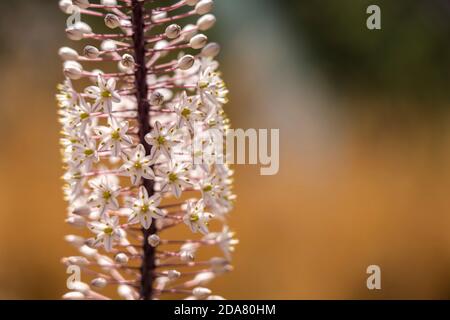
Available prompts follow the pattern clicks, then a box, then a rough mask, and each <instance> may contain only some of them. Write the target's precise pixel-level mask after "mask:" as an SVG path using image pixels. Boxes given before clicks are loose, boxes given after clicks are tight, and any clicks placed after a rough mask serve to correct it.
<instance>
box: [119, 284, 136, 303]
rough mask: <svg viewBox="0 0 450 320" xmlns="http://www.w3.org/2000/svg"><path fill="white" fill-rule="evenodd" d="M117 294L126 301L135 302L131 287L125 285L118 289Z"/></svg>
mask: <svg viewBox="0 0 450 320" xmlns="http://www.w3.org/2000/svg"><path fill="white" fill-rule="evenodd" d="M117 293H118V294H119V296H121V297H122V298H124V299H126V300H134V295H133V289H132V288H131V287H130V286H127V285H125V284H122V285H120V286H119V287H118V288H117Z"/></svg>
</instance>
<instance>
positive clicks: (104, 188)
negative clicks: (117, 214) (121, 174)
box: [88, 176, 120, 216]
mask: <svg viewBox="0 0 450 320" xmlns="http://www.w3.org/2000/svg"><path fill="white" fill-rule="evenodd" d="M89 185H90V187H91V188H92V189H93V190H94V192H93V194H92V195H91V197H90V198H89V201H88V203H89V204H90V205H91V206H93V207H94V208H96V209H97V210H98V211H99V214H100V215H101V216H104V214H105V212H106V210H108V209H109V210H118V209H119V201H118V200H117V196H118V195H119V194H120V188H119V186H118V185H117V184H116V183H114V181H112V179H111V178H109V179H108V176H102V177H100V179H93V180H90V181H89Z"/></svg>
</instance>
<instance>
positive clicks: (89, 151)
mask: <svg viewBox="0 0 450 320" xmlns="http://www.w3.org/2000/svg"><path fill="white" fill-rule="evenodd" d="M93 154H94V150H92V149H86V150H84V155H86V156H88V157H89V156H92V155H93Z"/></svg>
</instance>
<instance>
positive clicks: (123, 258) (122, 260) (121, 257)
mask: <svg viewBox="0 0 450 320" xmlns="http://www.w3.org/2000/svg"><path fill="white" fill-rule="evenodd" d="M128 260H129V258H128V256H127V255H126V254H125V253H123V252H121V253H118V254H116V256H115V257H114V261H116V262H117V263H119V264H127V263H128Z"/></svg>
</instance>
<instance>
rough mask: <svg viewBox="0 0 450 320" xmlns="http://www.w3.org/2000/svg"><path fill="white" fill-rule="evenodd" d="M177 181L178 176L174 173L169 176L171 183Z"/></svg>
mask: <svg viewBox="0 0 450 320" xmlns="http://www.w3.org/2000/svg"><path fill="white" fill-rule="evenodd" d="M177 180H178V176H177V175H176V174H175V173H173V172H172V173H170V174H169V181H170V182H175V181H177Z"/></svg>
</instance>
